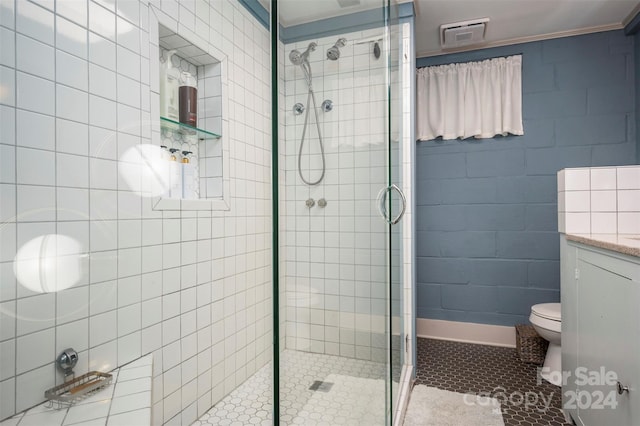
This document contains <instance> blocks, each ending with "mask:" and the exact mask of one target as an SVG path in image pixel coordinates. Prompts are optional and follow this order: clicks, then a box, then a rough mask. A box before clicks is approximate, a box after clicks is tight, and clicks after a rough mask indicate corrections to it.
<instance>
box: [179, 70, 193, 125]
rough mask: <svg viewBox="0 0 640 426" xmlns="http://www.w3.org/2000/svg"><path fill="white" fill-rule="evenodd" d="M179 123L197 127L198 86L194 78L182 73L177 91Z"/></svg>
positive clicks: (187, 73) (189, 74) (185, 72)
mask: <svg viewBox="0 0 640 426" xmlns="http://www.w3.org/2000/svg"><path fill="white" fill-rule="evenodd" d="M179 99H180V122H181V123H184V124H188V125H189V126H193V127H197V125H198V85H197V82H196V78H195V77H194V76H193V75H192V74H191V73H189V72H187V71H184V72H183V73H182V75H181V84H180V90H179Z"/></svg>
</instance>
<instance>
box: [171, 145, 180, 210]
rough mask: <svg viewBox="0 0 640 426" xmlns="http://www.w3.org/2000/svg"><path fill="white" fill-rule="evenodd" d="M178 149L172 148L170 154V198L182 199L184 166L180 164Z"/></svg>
mask: <svg viewBox="0 0 640 426" xmlns="http://www.w3.org/2000/svg"><path fill="white" fill-rule="evenodd" d="M179 151H180V150H179V149H177V148H171V149H170V150H169V152H170V153H171V155H170V156H169V198H178V199H179V198H182V165H181V164H180V162H178V155H180V154H178V152H179Z"/></svg>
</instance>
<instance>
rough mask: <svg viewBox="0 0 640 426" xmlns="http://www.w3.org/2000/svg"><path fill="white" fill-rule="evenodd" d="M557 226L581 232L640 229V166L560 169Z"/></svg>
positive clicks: (601, 232)
mask: <svg viewBox="0 0 640 426" xmlns="http://www.w3.org/2000/svg"><path fill="white" fill-rule="evenodd" d="M558 230H559V231H560V232H567V233H579V234H589V233H593V234H637V233H638V232H640V166H624V167H593V168H582V169H565V170H561V171H560V172H558Z"/></svg>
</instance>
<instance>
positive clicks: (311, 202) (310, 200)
mask: <svg viewBox="0 0 640 426" xmlns="http://www.w3.org/2000/svg"><path fill="white" fill-rule="evenodd" d="M304 203H305V204H306V205H307V207H309V208H311V207H313V206H315V205H316V201H315V200H314V199H313V198H309V199H308V200H307V201H305V202H304Z"/></svg>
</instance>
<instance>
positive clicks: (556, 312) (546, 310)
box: [531, 303, 562, 321]
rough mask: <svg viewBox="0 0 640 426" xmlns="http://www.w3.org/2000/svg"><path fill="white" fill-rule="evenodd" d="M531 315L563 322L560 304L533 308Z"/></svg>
mask: <svg viewBox="0 0 640 426" xmlns="http://www.w3.org/2000/svg"><path fill="white" fill-rule="evenodd" d="M531 313H532V314H534V315H536V316H538V317H540V318H544V319H547V320H551V321H561V320H562V311H561V309H560V303H540V304H538V305H533V306H532V307H531Z"/></svg>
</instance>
